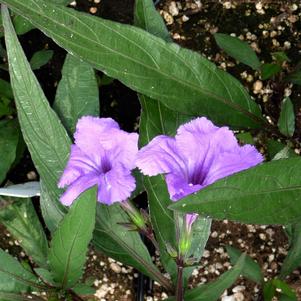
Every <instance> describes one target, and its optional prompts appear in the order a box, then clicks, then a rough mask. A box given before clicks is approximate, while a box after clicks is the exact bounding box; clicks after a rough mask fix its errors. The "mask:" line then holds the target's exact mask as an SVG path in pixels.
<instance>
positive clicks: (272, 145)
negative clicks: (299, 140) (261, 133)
mask: <svg viewBox="0 0 301 301" xmlns="http://www.w3.org/2000/svg"><path fill="white" fill-rule="evenodd" d="M266 145H267V151H268V155H269V156H268V160H272V159H273V158H275V156H276V155H277V154H278V153H280V152H283V149H284V148H286V145H285V144H283V143H281V142H279V141H276V140H273V139H269V140H268V141H267V143H266ZM288 153H289V154H288V157H289V158H291V157H297V156H298V155H297V154H296V153H295V152H294V150H293V149H291V148H290V149H289V151H288Z"/></svg>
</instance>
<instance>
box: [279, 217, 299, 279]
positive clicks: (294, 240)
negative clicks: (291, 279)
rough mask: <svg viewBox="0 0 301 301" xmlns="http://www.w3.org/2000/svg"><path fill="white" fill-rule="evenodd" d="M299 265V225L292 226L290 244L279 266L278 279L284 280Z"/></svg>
mask: <svg viewBox="0 0 301 301" xmlns="http://www.w3.org/2000/svg"><path fill="white" fill-rule="evenodd" d="M300 265H301V223H300V222H299V223H296V224H294V225H292V235H291V244H290V248H289V251H288V254H287V256H286V257H285V259H284V262H283V264H282V266H281V271H280V277H281V278H285V277H286V276H288V275H289V274H290V273H291V272H293V270H294V269H296V268H297V267H298V266H300Z"/></svg>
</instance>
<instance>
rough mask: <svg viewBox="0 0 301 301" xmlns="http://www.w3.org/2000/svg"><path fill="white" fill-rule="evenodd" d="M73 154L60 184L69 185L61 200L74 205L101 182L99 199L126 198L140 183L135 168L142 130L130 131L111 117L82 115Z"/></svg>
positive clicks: (115, 200)
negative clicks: (136, 181) (77, 199)
mask: <svg viewBox="0 0 301 301" xmlns="http://www.w3.org/2000/svg"><path fill="white" fill-rule="evenodd" d="M74 138H75V144H73V145H72V146H71V153H70V158H69V161H68V163H67V166H66V168H65V170H64V172H63V174H62V176H61V179H60V181H59V184H58V186H59V187H60V188H63V187H65V186H68V188H67V190H66V191H65V193H64V194H63V195H62V196H61V202H62V203H63V204H64V205H66V206H70V205H71V204H72V202H73V201H74V200H75V199H76V198H77V197H78V196H79V195H80V194H81V193H82V192H83V191H85V190H87V189H88V188H90V187H92V186H94V185H97V186H98V193H97V199H98V201H99V202H101V203H103V204H107V205H110V204H112V203H115V202H121V201H124V200H126V199H127V198H128V197H129V196H130V195H131V193H132V191H133V190H134V189H135V187H136V183H135V178H134V177H133V176H132V174H131V170H132V169H133V168H134V167H135V157H136V155H137V152H138V134H136V133H127V132H125V131H123V130H121V129H120V128H119V125H118V123H117V122H115V121H114V120H113V119H111V118H97V117H90V116H85V117H82V118H81V119H80V120H79V121H78V123H77V125H76V131H75V134H74Z"/></svg>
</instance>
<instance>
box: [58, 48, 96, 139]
mask: <svg viewBox="0 0 301 301" xmlns="http://www.w3.org/2000/svg"><path fill="white" fill-rule="evenodd" d="M53 108H54V110H55V111H56V112H57V114H58V116H59V117H60V119H61V121H62V122H63V124H64V126H65V128H66V129H67V130H68V132H69V133H70V134H73V132H74V130H75V126H76V123H77V120H78V119H79V118H80V117H82V116H85V115H92V116H99V93H98V85H97V81H96V77H95V72H94V70H93V68H92V67H91V66H90V65H89V64H87V63H84V62H82V61H80V60H79V59H77V58H75V57H74V56H72V55H71V54H67V57H66V59H65V63H64V66H63V70H62V79H61V81H60V83H59V85H58V88H57V92H56V97H55V102H54V104H53Z"/></svg>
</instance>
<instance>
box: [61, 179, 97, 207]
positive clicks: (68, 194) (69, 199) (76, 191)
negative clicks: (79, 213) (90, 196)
mask: <svg viewBox="0 0 301 301" xmlns="http://www.w3.org/2000/svg"><path fill="white" fill-rule="evenodd" d="M97 183H98V176H97V174H87V175H84V176H81V177H79V178H78V179H77V180H76V181H74V182H73V183H72V184H71V185H70V186H69V187H68V188H67V190H66V191H65V192H64V193H63V194H62V196H61V199H60V200H61V202H62V203H63V204H64V205H65V206H70V205H71V204H72V203H73V201H74V200H75V199H76V198H77V197H78V196H79V195H80V194H81V193H82V192H84V191H85V190H87V189H89V188H90V187H92V186H93V185H96V184H97Z"/></svg>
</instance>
